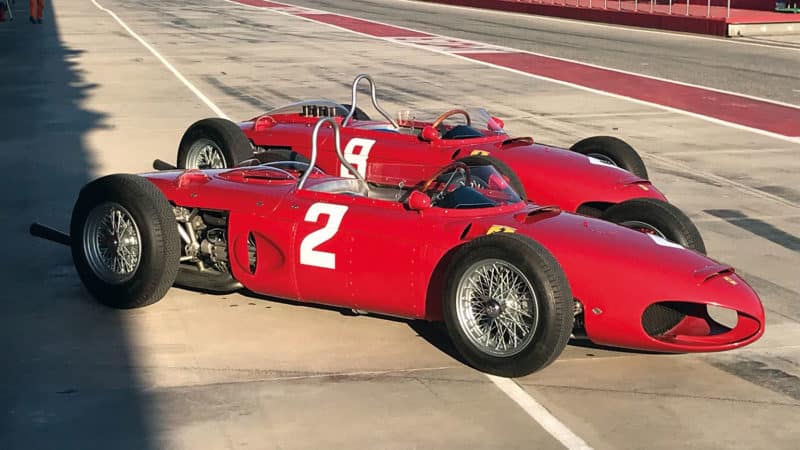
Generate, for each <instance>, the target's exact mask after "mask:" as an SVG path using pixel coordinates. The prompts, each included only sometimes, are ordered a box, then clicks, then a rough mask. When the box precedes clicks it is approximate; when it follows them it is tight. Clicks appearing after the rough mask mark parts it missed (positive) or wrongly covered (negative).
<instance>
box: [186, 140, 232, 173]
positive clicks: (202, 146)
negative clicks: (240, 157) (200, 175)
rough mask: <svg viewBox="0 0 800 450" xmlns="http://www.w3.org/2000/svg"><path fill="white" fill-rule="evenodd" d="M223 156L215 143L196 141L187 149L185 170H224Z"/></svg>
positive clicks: (225, 165)
mask: <svg viewBox="0 0 800 450" xmlns="http://www.w3.org/2000/svg"><path fill="white" fill-rule="evenodd" d="M226 167H227V164H226V163H225V156H224V155H223V154H222V150H221V149H220V148H219V146H218V145H217V143H216V142H214V141H212V140H210V139H198V140H196V141H195V142H194V143H192V145H191V146H190V147H189V151H188V152H187V154H186V168H187V169H224V168H226Z"/></svg>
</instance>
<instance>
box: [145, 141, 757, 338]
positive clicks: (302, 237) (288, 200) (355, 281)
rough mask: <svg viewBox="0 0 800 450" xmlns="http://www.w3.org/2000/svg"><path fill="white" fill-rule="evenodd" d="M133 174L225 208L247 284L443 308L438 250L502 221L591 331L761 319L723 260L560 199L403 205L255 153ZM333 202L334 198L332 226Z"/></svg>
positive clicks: (339, 301) (234, 268) (205, 205)
mask: <svg viewBox="0 0 800 450" xmlns="http://www.w3.org/2000/svg"><path fill="white" fill-rule="evenodd" d="M529 148H530V147H529ZM533 148H534V149H535V147H533ZM428 150H429V152H430V153H434V152H435V151H436V150H435V149H430V148H429V149H428ZM503 151H504V150H501V151H500V152H503ZM532 151H543V152H545V151H547V150H545V149H540V150H532ZM326 153H331V154H332V153H333V152H322V155H325V154H326ZM322 155H321V156H322ZM323 157H324V156H323ZM328 164H330V163H328ZM321 165H322V166H323V167H325V165H326V163H322V164H321ZM328 167H330V166H328ZM375 170H380V169H375ZM415 170H419V169H415ZM259 171H260V172H259ZM425 173H428V172H425ZM143 176H145V177H146V178H148V179H149V180H151V181H152V182H153V183H154V184H155V185H156V186H157V187H158V188H159V189H160V190H161V191H162V192H163V194H164V195H165V196H166V197H167V199H169V201H170V202H172V203H173V204H175V205H178V206H183V207H188V208H200V209H207V210H220V211H226V212H227V213H228V254H229V258H230V267H231V272H232V274H233V276H234V277H235V278H236V279H237V280H238V281H239V282H241V284H242V285H243V286H244V287H246V288H247V289H249V290H251V291H254V292H257V293H261V294H265V295H269V296H274V297H281V298H288V299H298V300H300V301H303V302H312V303H323V304H331V305H338V306H343V307H347V308H357V309H363V310H368V311H373V312H379V313H384V314H389V315H396V316H402V317H409V318H422V319H427V320H439V319H441V304H442V295H443V293H442V283H443V280H442V273H443V271H444V268H445V267H444V266H445V265H446V264H448V262H447V261H448V259H447V255H448V254H450V252H452V251H453V250H454V249H455V248H456V247H458V246H460V245H462V244H464V243H466V242H468V241H469V240H471V239H474V238H476V237H478V236H481V235H484V234H486V233H487V232H488V231H489V230H490V228H492V227H493V226H497V225H500V226H504V227H510V228H513V229H514V230H516V231H515V232H516V233H518V234H523V235H526V236H528V237H530V238H532V239H534V240H535V241H537V242H539V243H540V244H542V245H543V246H544V247H546V248H547V249H548V250H549V251H550V252H551V253H552V254H553V255H554V256H555V258H556V259H557V260H558V262H559V263H560V264H561V266H562V267H563V270H564V272H565V273H566V275H567V278H568V281H569V283H570V285H571V288H572V292H573V295H574V296H575V298H576V300H578V301H579V302H580V304H581V305H582V306H583V310H584V311H585V330H586V333H587V336H588V337H589V338H590V339H591V340H592V341H594V342H596V343H599V344H606V345H612V346H618V347H626V348H634V349H645V350H655V351H665V352H694V351H719V350H727V349H732V348H736V347H740V346H743V345H746V344H748V343H750V342H753V341H755V340H756V339H758V338H759V337H760V336H761V335H762V334H763V331H764V310H763V307H762V305H761V302H760V300H759V298H758V296H757V295H756V294H755V292H754V291H753V290H752V289H751V288H750V287H749V286H748V285H747V284H746V283H745V282H744V281H743V280H742V279H741V278H739V277H738V276H737V275H736V274H735V273H733V269H731V268H730V267H729V266H726V265H721V264H718V263H717V262H715V261H713V260H711V259H709V258H707V257H705V256H703V255H701V254H698V253H696V252H693V251H690V250H686V249H684V248H682V247H680V246H676V245H673V244H670V243H668V242H666V241H663V240H660V239H658V238H655V237H653V236H651V235H647V234H644V233H639V232H636V231H633V230H630V229H627V228H623V227H620V226H617V225H613V224H610V223H607V222H604V221H601V220H596V219H592V218H588V217H582V216H577V215H572V214H569V213H563V212H561V211H560V210H558V209H557V208H542V207H539V206H535V205H531V204H526V203H524V202H516V203H510V204H506V205H503V206H495V207H490V208H480V209H444V208H438V207H432V208H426V209H421V210H411V209H409V208H408V207H407V205H405V204H403V203H401V202H399V201H390V200H380V199H375V198H369V197H365V196H359V195H350V194H342V193H339V194H337V193H329V192H319V191H314V190H313V189H314V187H315V186H317V185H319V184H320V183H326V182H331V181H337V180H349V179H344V178H339V177H332V176H329V175H325V174H323V173H321V172H315V173H313V174H312V175H311V176H310V177H309V178H308V180H307V181H306V185H305V187H304V188H303V189H300V190H298V189H297V187H296V186H297V180H296V178H295V177H292V176H286V172H283V173H280V172H277V171H273V170H272V169H270V168H269V167H265V166H255V167H248V168H238V169H223V170H208V171H204V172H201V171H197V170H188V171H185V172H182V171H168V172H158V173H150V174H144V175H143ZM623 190H624V189H623ZM332 211H339V212H340V214H339V217H338V220H340V222H339V223H338V226H337V224H336V223H334V222H336V220H337V217H335V216H336V214H332V213H331V212H332ZM494 228H496V227H494ZM251 234H252V236H253V237H254V238H255V242H256V254H257V257H258V264H257V265H256V269H255V272H251V269H250V265H249V263H248V261H249V260H248V256H249V255H248V238H249V237H250V235H251ZM309 252H311V253H309ZM314 252H315V253H314ZM304 255H305V256H304ZM309 255H311V256H309ZM304 257H306V258H307V260H303V258H304ZM326 266H327V267H326ZM660 302H673V303H672V304H674V305H678V309H680V310H681V311H682V312H683V313H684V314H685V316H684V318H683V319H682V320H680V321H679V322H678V323H673V324H672V326H670V327H669V329H666V330H661V331H660V332H659V333H657V334H653V333H650V334H649V333H648V332H646V331H645V327H644V325H643V316H644V315H645V310H647V309H648V308H652V307H651V305H653V304H655V303H660ZM705 305H718V306H722V307H724V308H728V309H731V310H733V311H735V312H736V314H737V315H738V321H737V323H736V325H735V326H732V329H729V328H725V327H722V326H720V325H719V324H717V323H715V322H714V321H713V320H710V319H709V317H708V315H707V312H706V307H705Z"/></svg>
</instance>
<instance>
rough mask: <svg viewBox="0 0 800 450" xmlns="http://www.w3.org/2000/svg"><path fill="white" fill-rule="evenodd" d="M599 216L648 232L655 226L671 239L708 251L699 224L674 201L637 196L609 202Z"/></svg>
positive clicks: (690, 247)
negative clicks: (608, 205) (610, 204)
mask: <svg viewBox="0 0 800 450" xmlns="http://www.w3.org/2000/svg"><path fill="white" fill-rule="evenodd" d="M600 217H601V218H602V219H604V220H607V221H609V222H614V223H616V224H620V225H624V226H628V227H630V228H634V229H643V230H645V231H647V232H652V231H654V230H655V231H657V232H658V233H661V234H662V235H663V236H664V238H666V239H667V240H669V241H672V242H676V243H678V244H680V245H682V246H684V247H686V248H688V249H692V250H695V251H697V252H700V253H703V254H705V253H706V245H705V243H704V242H703V237H702V236H700V232H699V231H698V230H697V227H696V226H695V225H694V223H692V220H691V219H689V217H688V216H687V215H686V214H684V213H683V211H681V210H680V209H678V207H676V206H675V205H673V204H671V203H667V202H665V201H662V200H656V199H653V198H635V199H632V200H626V201H624V202H622V203H617V204H616V205H612V206H610V207H609V208H608V209H606V210H605V211H604V212H603V214H602V215H601V216H600ZM642 225H645V226H642ZM648 226H649V227H650V228H651V229H648ZM653 229H654V230H653Z"/></svg>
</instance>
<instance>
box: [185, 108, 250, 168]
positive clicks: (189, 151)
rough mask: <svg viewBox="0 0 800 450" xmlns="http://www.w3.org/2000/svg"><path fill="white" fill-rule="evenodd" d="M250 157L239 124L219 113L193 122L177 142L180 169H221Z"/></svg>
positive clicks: (248, 144)
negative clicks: (217, 115)
mask: <svg viewBox="0 0 800 450" xmlns="http://www.w3.org/2000/svg"><path fill="white" fill-rule="evenodd" d="M252 157H253V148H252V147H251V146H250V141H249V140H248V139H247V136H245V134H244V133H243V132H242V130H241V128H239V125H236V124H235V123H233V122H231V121H230V120H227V119H220V118H218V117H214V118H210V119H203V120H199V121H197V122H195V123H194V124H192V126H190V127H189V129H188V130H186V133H184V134H183V138H181V143H180V145H179V146H178V161H177V162H178V168H179V169H224V168H226V167H235V166H236V165H237V164H239V163H240V162H242V161H245V160H247V159H251V158H252Z"/></svg>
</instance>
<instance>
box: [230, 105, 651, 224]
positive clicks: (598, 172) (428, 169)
mask: <svg viewBox="0 0 800 450" xmlns="http://www.w3.org/2000/svg"><path fill="white" fill-rule="evenodd" d="M342 119H343V118H342V117H337V118H336V120H337V122H339V123H340V124H341V122H342ZM317 120H318V118H317V117H307V116H304V115H302V114H299V113H280V114H272V115H264V116H260V117H258V118H255V119H252V120H250V121H246V122H242V123H240V124H239V125H240V127H241V129H242V131H243V132H244V133H245V135H246V136H247V137H248V138H249V139H250V141H251V142H252V143H253V144H254V145H255V146H256V147H257V148H261V149H289V150H291V151H293V152H297V153H299V154H300V155H303V156H304V157H306V158H309V157H310V154H311V148H310V147H311V146H310V139H309V137H310V134H311V129H312V127H313V126H314V124H315V123H316V121H317ZM389 125H390V124H389V123H388V122H378V121H364V120H362V121H359V120H352V121H351V122H350V124H349V125H347V126H344V127H342V128H341V134H342V143H343V146H344V147H345V149H346V150H345V155H346V157H347V159H348V161H350V162H351V163H352V164H353V165H355V166H357V168H358V169H359V171H361V172H362V174H363V175H364V176H365V178H366V179H367V181H369V182H371V183H375V184H379V185H394V186H396V185H398V184H400V183H402V184H403V185H405V186H414V185H416V184H418V183H419V182H421V181H424V180H427V179H428V178H429V177H430V176H431V175H432V174H433V173H435V172H436V171H437V170H438V169H439V168H441V167H443V166H445V165H447V164H448V163H450V162H452V161H453V160H455V159H460V158H464V157H467V156H470V155H472V154H484V155H490V156H492V157H495V158H497V159H499V160H501V161H503V162H505V163H506V164H507V165H508V166H509V167H510V168H511V169H512V170H513V171H514V172H515V173H516V174H517V176H518V177H519V179H520V181H521V182H522V184H523V186H524V188H525V191H526V194H527V197H528V199H529V200H530V201H532V202H534V203H537V204H540V205H558V206H559V208H561V209H562V210H565V211H570V212H576V211H577V210H578V208H579V207H580V206H581V205H592V204H602V205H610V204H616V203H620V202H623V201H625V200H630V199H633V198H642V197H647V198H654V199H659V200H666V197H665V196H664V194H662V193H661V192H660V191H659V190H658V189H656V188H655V187H654V186H653V185H652V184H651V183H650V182H649V181H647V180H644V179H641V178H639V177H637V176H635V175H633V174H631V173H630V172H627V171H625V170H622V169H619V168H616V167H613V166H610V165H605V164H599V163H598V161H597V160H593V159H591V158H588V157H586V156H584V155H581V154H579V153H575V152H572V151H569V150H566V149H561V148H557V147H552V146H547V145H542V144H536V143H534V142H533V140H532V139H531V138H516V139H515V138H510V137H509V136H508V135H506V134H505V133H502V132H496V131H492V130H489V129H482V130H479V131H480V132H481V133H482V134H483V135H484V136H483V137H475V138H469V139H433V140H431V141H426V140H424V139H422V138H421V137H420V136H418V134H419V131H420V130H421V129H422V128H423V127H424V126H425V125H430V124H429V123H425V122H414V123H413V125H414V130H416V133H414V132H411V126H410V125H412V124H411V123H406V124H403V123H401V124H400V125H401V128H400V130H401V131H402V132H400V133H398V132H390V131H388V129H389ZM332 136H333V132H332V131H331V129H330V128H324V129H323V130H322V131H321V132H320V137H321V141H320V142H321V149H322V151H321V152H320V157H319V160H318V161H317V165H318V166H319V167H321V168H322V169H323V170H325V171H326V172H327V173H331V174H337V175H342V176H349V175H348V174H347V172H346V171H344V170H342V168H341V165H340V164H339V162H338V160H337V158H336V155H335V153H334V152H333V150H332V149H333V139H332ZM364 144H366V145H364ZM348 145H350V149H351V151H347V147H348Z"/></svg>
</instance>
